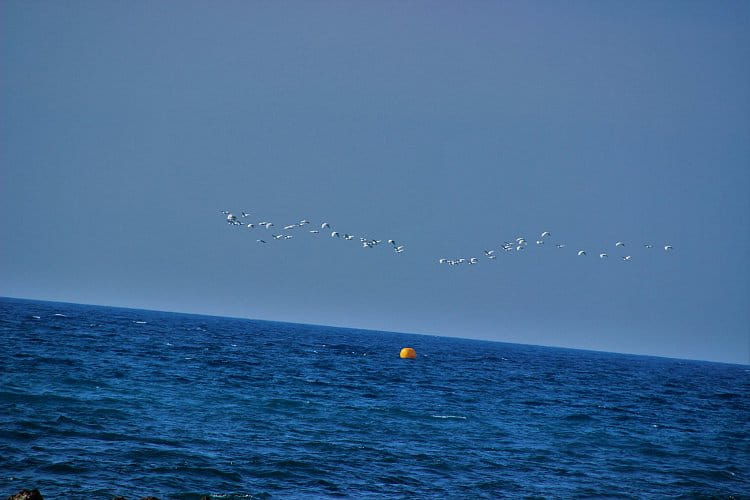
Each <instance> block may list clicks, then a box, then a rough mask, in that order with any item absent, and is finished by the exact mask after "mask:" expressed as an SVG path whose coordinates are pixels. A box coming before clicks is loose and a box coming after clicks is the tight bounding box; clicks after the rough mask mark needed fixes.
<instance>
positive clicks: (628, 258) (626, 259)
mask: <svg viewBox="0 0 750 500" xmlns="http://www.w3.org/2000/svg"><path fill="white" fill-rule="evenodd" d="M622 260H624V261H628V260H630V255H626V256H624V257H623V258H622Z"/></svg>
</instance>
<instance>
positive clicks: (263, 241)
mask: <svg viewBox="0 0 750 500" xmlns="http://www.w3.org/2000/svg"><path fill="white" fill-rule="evenodd" d="M255 241H257V242H258V243H265V242H266V240H255Z"/></svg>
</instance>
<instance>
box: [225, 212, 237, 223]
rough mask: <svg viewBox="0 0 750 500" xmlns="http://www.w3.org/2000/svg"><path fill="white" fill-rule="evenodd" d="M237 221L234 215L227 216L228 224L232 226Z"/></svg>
mask: <svg viewBox="0 0 750 500" xmlns="http://www.w3.org/2000/svg"><path fill="white" fill-rule="evenodd" d="M236 220H237V216H236V215H233V214H228V215H227V222H228V223H230V224H232V223H233V222H235V221H236Z"/></svg>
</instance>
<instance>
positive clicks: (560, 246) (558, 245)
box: [555, 243, 567, 248]
mask: <svg viewBox="0 0 750 500" xmlns="http://www.w3.org/2000/svg"><path fill="white" fill-rule="evenodd" d="M555 246H556V247H557V248H565V247H566V246H567V245H566V244H565V243H558V244H557V245H555Z"/></svg>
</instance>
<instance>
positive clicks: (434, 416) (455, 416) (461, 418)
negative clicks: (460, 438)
mask: <svg viewBox="0 0 750 500" xmlns="http://www.w3.org/2000/svg"><path fill="white" fill-rule="evenodd" d="M430 416H431V417H432V418H458V419H460V420H466V417H462V416H461V415H430Z"/></svg>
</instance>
